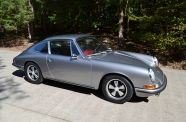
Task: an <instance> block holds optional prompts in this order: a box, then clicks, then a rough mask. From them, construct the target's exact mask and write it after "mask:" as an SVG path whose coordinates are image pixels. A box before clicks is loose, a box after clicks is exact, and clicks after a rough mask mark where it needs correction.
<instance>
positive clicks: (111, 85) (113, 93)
mask: <svg viewBox="0 0 186 122" xmlns="http://www.w3.org/2000/svg"><path fill="white" fill-rule="evenodd" d="M106 91H107V93H108V95H109V96H110V97H112V98H114V99H117V100H120V99H123V98H124V97H125V96H126V94H127V87H126V85H125V84H124V83H123V82H122V81H121V80H119V79H112V80H110V81H109V82H108V83H107V85H106Z"/></svg>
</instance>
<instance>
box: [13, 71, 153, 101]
mask: <svg viewBox="0 0 186 122" xmlns="http://www.w3.org/2000/svg"><path fill="white" fill-rule="evenodd" d="M12 74H13V75H14V76H17V77H22V78H25V74H24V72H23V71H21V70H16V71H14V72H13V73H12ZM25 80H26V79H25ZM43 84H44V85H48V86H53V87H56V88H61V89H66V90H70V91H74V92H78V93H82V94H87V95H91V94H92V95H95V96H96V97H98V98H100V99H103V100H106V99H105V98H104V96H103V94H102V93H101V90H93V89H88V88H84V87H81V86H75V85H71V84H67V83H62V82H57V81H54V80H48V79H45V80H44V81H43ZM148 101H149V100H148V98H142V97H137V96H135V95H134V96H133V97H132V99H131V100H130V101H129V102H130V103H138V102H146V103H147V102H148Z"/></svg>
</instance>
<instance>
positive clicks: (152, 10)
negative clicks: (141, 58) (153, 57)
mask: <svg viewBox="0 0 186 122" xmlns="http://www.w3.org/2000/svg"><path fill="white" fill-rule="evenodd" d="M132 3H135V4H132ZM132 3H131V8H130V9H129V20H130V23H131V24H130V30H131V31H130V34H129V37H130V38H132V39H133V40H137V41H138V43H142V44H144V45H147V46H148V47H149V48H151V49H153V50H158V52H157V53H158V55H160V54H161V55H163V56H165V57H167V58H169V59H172V60H180V59H184V58H186V37H185V36H186V1H184V0H178V1H174V0H169V1H164V0H159V1H151V2H149V1H148V2H145V1H143V0H142V1H141V0H140V1H138V2H136V1H133V2H132ZM132 24H133V25H134V26H133V25H132Z"/></svg>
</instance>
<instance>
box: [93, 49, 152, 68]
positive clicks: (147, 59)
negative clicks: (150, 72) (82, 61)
mask: <svg viewBox="0 0 186 122" xmlns="http://www.w3.org/2000/svg"><path fill="white" fill-rule="evenodd" d="M93 58H94V59H96V60H100V61H106V62H113V63H121V64H126V65H133V66H138V67H146V68H148V67H153V66H154V62H153V56H150V55H145V54H140V53H133V52H127V51H112V52H108V53H105V54H102V55H99V56H95V57H93Z"/></svg>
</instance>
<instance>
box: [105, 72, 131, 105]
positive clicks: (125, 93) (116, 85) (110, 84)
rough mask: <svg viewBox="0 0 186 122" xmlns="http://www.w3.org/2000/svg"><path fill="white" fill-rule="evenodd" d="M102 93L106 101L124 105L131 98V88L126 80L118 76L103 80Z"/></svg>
mask: <svg viewBox="0 0 186 122" xmlns="http://www.w3.org/2000/svg"><path fill="white" fill-rule="evenodd" d="M102 92H103V95H104V96H105V98H106V99H107V100H108V101H111V102H114V103H124V102H127V101H129V100H130V99H131V98H132V96H133V87H132V85H131V83H130V82H129V81H128V80H127V79H126V78H124V77H122V76H118V75H111V76H107V77H106V78H105V79H104V80H103V83H102Z"/></svg>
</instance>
